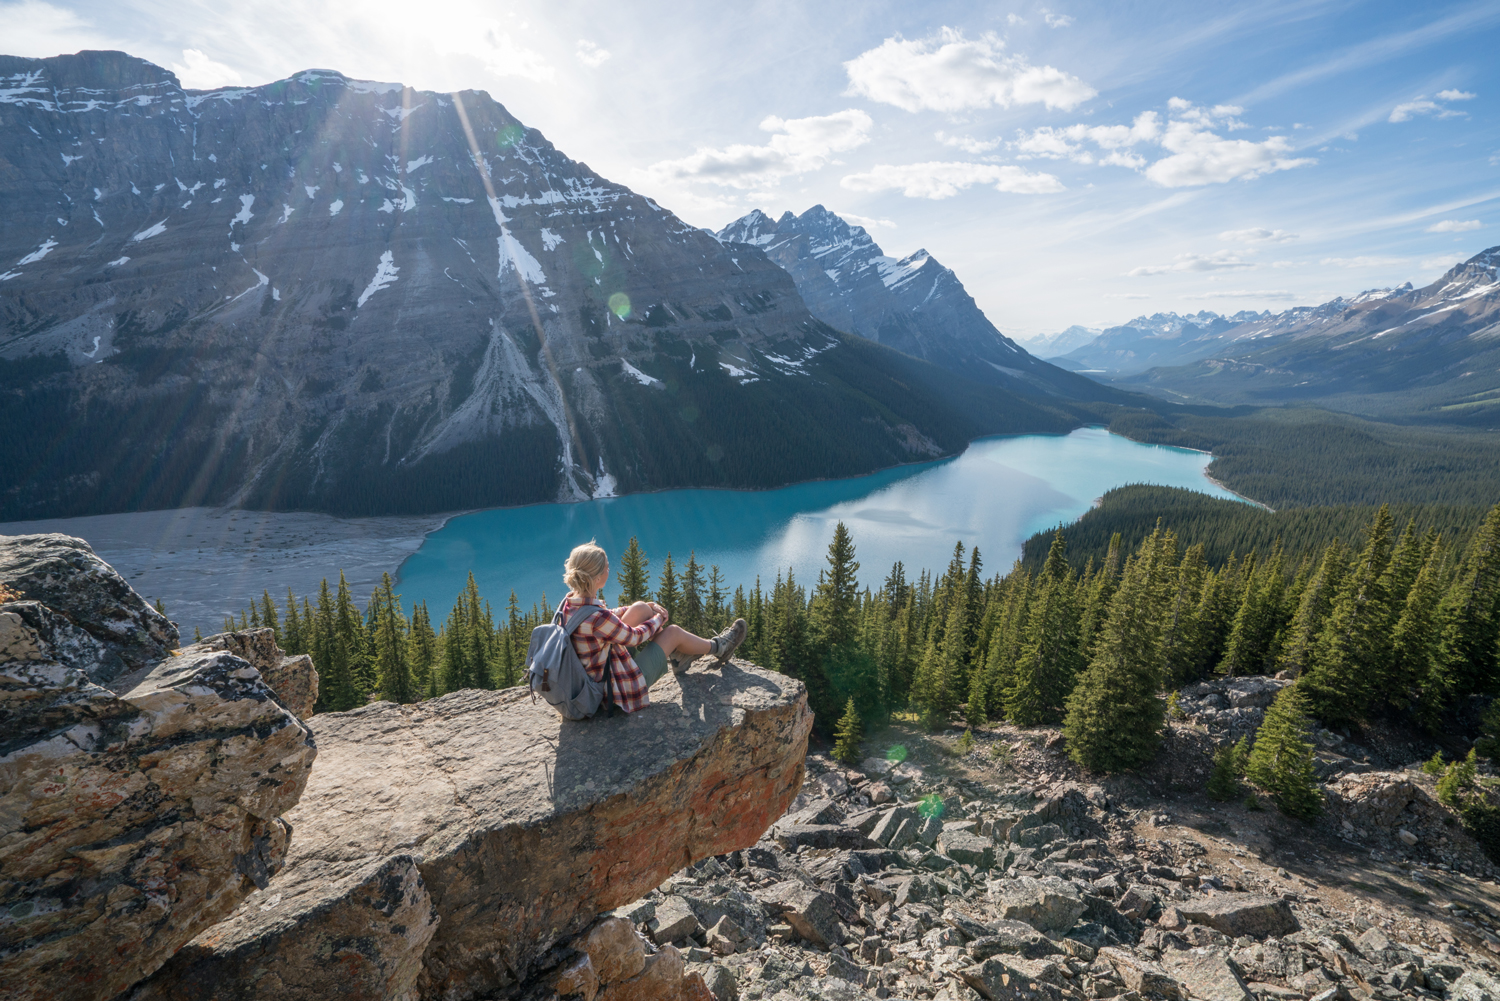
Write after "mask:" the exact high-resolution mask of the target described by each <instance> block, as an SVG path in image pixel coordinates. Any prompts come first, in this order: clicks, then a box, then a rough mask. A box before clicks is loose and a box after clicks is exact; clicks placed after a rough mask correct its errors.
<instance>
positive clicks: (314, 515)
mask: <svg viewBox="0 0 1500 1001" xmlns="http://www.w3.org/2000/svg"><path fill="white" fill-rule="evenodd" d="M1080 430H1099V431H1103V432H1105V433H1107V434H1114V433H1116V432H1111V431H1109V428H1108V427H1107V426H1106V425H1104V424H1099V423H1089V424H1080V425H1078V426H1077V427H1074V428H1072V429H1071V430H1069V431H1022V432H1007V433H1002V434H986V435H980V436H978V437H975V438H973V439H971V440H969V441H968V442H966V443H965V445H964V447H963V449H961V450H959V451H957V452H954V453H953V454H951V455H944V456H940V457H937V458H932V459H922V460H916V461H912V462H903V463H897V464H895V465H891V466H885V467H882V468H880V469H876V470H871V471H870V472H867V473H861V474H858V475H856V476H849V477H819V478H815V479H809V480H798V481H797V482H795V483H787V484H780V485H778V486H774V487H722V486H704V487H664V488H660V489H656V490H643V491H635V492H632V493H630V494H623V495H616V496H613V497H599V498H587V499H585V500H571V501H550V502H545V501H543V502H536V503H533V504H515V505H508V506H505V507H500V508H468V509H464V510H458V511H446V512H438V513H433V514H420V515H376V516H371V517H358V518H344V517H339V516H336V515H330V514H325V513H320V512H307V511H253V510H248V509H244V508H208V507H196V508H175V509H167V510H158V511H138V512H118V513H114V514H101V515H82V516H78V517H74V518H49V519H35V520H30V521H21V522H6V523H0V535H18V534H34V533H45V532H62V533H64V534H67V535H72V536H76V537H80V538H83V539H84V540H85V541H87V542H88V543H89V545H90V546H92V547H93V548H94V551H95V552H96V553H98V554H99V556H100V557H101V558H103V559H105V560H106V561H108V562H109V563H110V564H112V565H113V566H115V568H116V569H117V570H119V571H120V573H121V575H122V576H124V577H125V579H126V580H127V581H128V582H129V583H130V584H131V586H132V587H134V588H135V589H136V590H137V591H138V592H139V593H140V594H141V595H142V596H143V597H145V598H147V600H150V601H153V602H154V601H156V600H158V599H160V600H161V601H162V602H163V603H164V604H165V606H166V609H167V615H168V617H169V618H171V619H172V620H173V621H175V622H177V623H178V624H179V625H180V627H181V629H182V632H183V634H184V637H183V638H184V640H186V639H188V638H190V637H191V635H192V630H193V629H194V628H195V627H196V628H198V629H201V630H202V631H203V633H204V634H205V635H207V634H209V633H211V632H217V631H219V630H220V629H221V628H222V627H223V619H224V616H225V615H231V614H236V613H238V612H239V611H242V610H243V609H244V608H245V607H246V606H247V605H248V604H249V602H250V601H252V600H257V599H259V597H260V595H261V593H262V592H263V591H265V590H268V589H269V587H271V586H275V587H276V588H277V589H278V591H279V592H280V593H279V594H276V595H273V598H275V599H277V601H278V610H281V603H282V602H284V600H285V588H287V587H291V588H292V590H293V591H294V593H296V594H297V596H298V597H299V598H300V597H303V596H307V597H315V596H316V595H317V593H318V587H319V584H320V583H321V581H322V580H323V579H324V578H327V579H328V580H329V584H330V587H333V586H336V584H337V578H338V574H339V573H340V572H341V571H342V572H343V573H344V575H345V579H346V581H347V582H348V584H349V588H350V591H351V593H352V594H353V595H354V597H355V599H356V600H357V601H360V602H363V601H364V600H365V599H366V598H367V597H368V596H369V594H370V592H371V591H372V590H373V589H374V588H375V586H376V585H377V584H378V583H379V582H380V580H381V576H382V574H384V573H389V574H391V576H392V578H393V579H395V580H396V581H398V583H399V581H400V579H401V572H402V570H403V568H404V567H405V564H406V562H407V560H408V559H410V558H411V557H412V556H413V555H414V554H415V553H416V552H417V551H418V550H419V549H420V548H421V547H422V545H423V544H424V543H425V542H426V541H427V538H428V537H429V536H431V535H432V534H433V533H435V532H437V531H439V530H441V529H443V528H445V527H446V526H447V525H448V524H449V523H450V522H451V521H452V520H453V519H455V518H459V517H463V516H464V515H470V514H478V513H481V512H484V511H492V510H514V509H520V508H526V507H540V506H543V505H561V504H582V503H585V502H586V500H599V501H609V500H618V499H621V498H622V497H630V496H637V495H646V494H658V493H670V492H679V491H686V490H715V491H731V492H740V493H765V492H771V491H776V490H784V489H788V488H791V487H796V486H800V485H803V484H810V483H823V482H829V481H833V480H848V481H858V480H863V479H867V478H870V477H875V476H879V475H881V474H889V473H891V472H892V471H893V470H900V469H904V468H907V467H913V469H916V470H919V469H922V468H928V467H933V466H937V465H939V464H942V463H946V462H952V461H954V460H956V459H958V458H959V457H960V456H962V455H963V454H964V453H965V452H967V451H968V450H969V449H970V448H972V447H973V446H974V445H975V444H976V443H979V442H983V441H989V440H995V439H1005V438H1021V437H1048V438H1063V437H1066V436H1068V435H1070V434H1073V433H1075V432H1077V431H1080ZM1119 437H1121V438H1124V439H1125V440H1127V441H1131V442H1134V443H1135V444H1140V445H1155V446H1157V447H1162V448H1172V449H1177V450H1180V451H1185V452H1196V453H1198V454H1205V455H1210V456H1212V453H1211V452H1205V451H1204V450H1202V449H1193V448H1186V447H1184V446H1179V445H1160V444H1159V443H1155V442H1137V441H1135V439H1133V438H1130V436H1128V435H1119ZM1203 477H1204V479H1206V480H1208V481H1209V482H1210V483H1212V484H1213V485H1214V486H1216V487H1218V488H1219V489H1221V490H1223V491H1225V492H1226V493H1229V494H1232V495H1233V496H1234V497H1237V498H1239V499H1240V500H1241V501H1243V502H1245V503H1249V504H1253V505H1255V506H1257V507H1261V508H1264V509H1265V510H1271V509H1270V508H1269V507H1267V506H1266V505H1264V504H1261V503H1260V502H1258V501H1255V500H1252V499H1250V498H1248V497H1244V496H1243V495H1241V494H1239V493H1237V492H1236V491H1234V490H1231V489H1230V488H1228V487H1226V486H1225V485H1224V484H1223V483H1221V482H1219V481H1218V480H1217V479H1215V478H1214V477H1213V476H1210V475H1209V474H1208V473H1207V471H1206V470H1205V472H1204V473H1203ZM1097 503H1098V500H1097V498H1096V499H1095V501H1094V505H1097ZM1094 505H1091V507H1092V506H1094Z"/></svg>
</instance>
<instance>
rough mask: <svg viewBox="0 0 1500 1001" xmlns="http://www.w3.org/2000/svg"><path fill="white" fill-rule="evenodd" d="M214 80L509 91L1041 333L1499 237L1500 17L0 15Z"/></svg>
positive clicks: (1256, 10) (522, 6) (186, 10)
mask: <svg viewBox="0 0 1500 1001" xmlns="http://www.w3.org/2000/svg"><path fill="white" fill-rule="evenodd" d="M0 23H3V24H4V25H5V26H6V30H5V38H4V39H3V40H0V48H3V49H4V50H5V51H6V52H7V53H10V54H15V55H36V56H41V55H53V54H56V53H58V52H71V51H76V50H78V49H80V48H119V49H124V50H126V51H128V52H132V53H134V54H136V55H140V56H143V57H145V58H147V59H151V60H152V61H154V62H157V63H160V64H162V65H165V66H167V67H169V68H172V69H174V70H176V71H177V72H178V74H179V76H181V77H182V79H183V81H184V83H185V84H186V85H187V86H190V87H214V86H222V85H227V84H260V83H265V82H268V81H271V80H275V79H279V78H282V77H285V76H288V75H290V74H291V73H293V72H295V71H297V70H301V69H307V68H310V67H326V68H332V69H337V70H340V71H342V72H345V73H347V74H349V75H351V76H356V77H363V78H369V79H380V80H400V81H402V82H406V83H409V84H412V85H413V86H416V87H419V88H423V89H435V90H453V89H460V88H475V89H481V90H486V91H488V92H489V93H490V94H491V95H493V96H494V97H495V98H496V99H497V100H499V101H501V102H502V103H504V104H505V105H506V106H507V107H508V108H509V109H510V110H511V111H512V112H513V113H514V114H516V115H517V116H518V117H520V118H521V119H522V120H523V121H525V122H526V123H527V124H529V125H532V126H535V127H536V128H539V129H541V130H542V132H543V133H545V134H546V135H547V137H548V138H549V139H551V140H552V141H553V142H554V143H555V144H556V145H557V146H558V147H559V148H560V149H562V150H563V151H564V152H566V153H568V154H569V155H570V156H572V157H574V158H576V159H579V160H582V161H584V162H586V163H588V164H589V165H590V166H592V167H593V168H594V169H595V170H597V171H599V172H600V173H601V174H603V175H604V176H606V177H609V178H611V179H613V180H616V181H619V182H621V183H625V184H628V185H630V186H631V187H633V188H635V189H636V190H638V191H641V192H642V193H645V194H648V195H651V196H652V197H655V198H656V199H657V200H658V201H660V202H661V203H662V204H664V205H666V206H667V207H669V208H672V209H673V210H674V211H676V212H677V213H678V214H679V215H681V216H683V217H684V218H685V219H687V220H688V221H689V222H692V223H695V224H697V225H702V226H708V227H713V228H717V227H719V226H722V225H723V224H724V223H726V222H728V221H729V220H731V219H733V218H735V217H737V216H739V215H741V214H743V213H744V212H747V211H749V210H750V209H752V208H761V209H764V210H765V211H767V212H770V213H772V214H773V215H779V214H780V213H781V212H782V211H784V210H787V209H790V210H792V211H794V212H801V211H802V210H804V209H806V208H807V207H808V206H810V205H813V204H816V203H822V204H824V205H827V206H828V207H829V208H832V209H834V210H835V211H838V212H841V213H843V214H845V215H846V216H848V217H850V218H851V219H855V221H860V222H862V223H864V224H865V225H867V226H868V228H869V229H870V232H871V234H872V235H873V236H874V237H875V238H876V240H877V241H879V243H880V244H881V246H882V247H883V248H884V249H885V250H886V252H887V253H889V254H893V255H896V256H902V255H905V254H908V253H910V252H912V251H914V250H916V249H917V248H919V247H924V248H926V249H927V250H928V251H930V252H931V253H932V254H934V255H935V256H937V258H938V259H939V260H941V261H942V262H943V263H944V264H947V265H949V266H950V267H952V268H954V269H955V270H956V271H957V272H958V274H959V277H960V278H961V279H962V280H963V281H964V283H965V285H966V286H967V287H968V289H969V291H970V293H971V294H973V296H974V297H975V299H977V300H978V302H979V304H980V306H981V307H983V308H984V310H985V312H986V313H987V314H988V315H989V317H990V319H991V320H993V321H994V322H995V323H996V324H997V325H998V326H999V327H1000V328H1001V329H1002V330H1004V331H1006V332H1007V333H1011V334H1014V335H1018V336H1023V337H1024V336H1028V335H1034V334H1037V333H1042V332H1047V331H1053V330H1059V329H1061V328H1063V327H1066V326H1068V325H1070V324H1074V323H1082V324H1085V325H1096V326H1097V325H1103V324H1107V323H1115V322H1120V321H1122V320H1125V319H1127V318H1129V317H1132V316H1135V315H1139V314H1141V313H1149V312H1155V311H1158V310H1169V309H1170V310H1178V311H1197V310H1199V309H1211V310H1215V311H1219V312H1231V311H1235V310H1239V309H1265V308H1271V309H1283V308H1286V307H1287V306H1290V305H1295V304H1299V303H1313V302H1321V301H1324V300H1326V299H1329V298H1332V297H1333V296H1335V295H1340V294H1352V293H1355V292H1359V291H1361V290H1364V289H1368V288H1374V287H1379V286H1385V285H1393V284H1399V283H1401V282H1404V281H1413V282H1415V283H1417V284H1419V285H1420V284H1425V283H1426V282H1429V281H1431V280H1433V279H1434V278H1436V277H1437V276H1438V275H1439V274H1441V272H1442V271H1443V270H1444V269H1446V268H1447V267H1448V266H1450V265H1451V264H1453V263H1454V262H1456V261H1458V260H1461V259H1463V258H1466V257H1469V256H1472V255H1473V254H1474V253H1476V252H1478V251H1479V250H1481V249H1484V248H1486V247H1489V246H1494V245H1496V244H1500V117H1497V114H1496V111H1495V108H1496V99H1497V97H1500V59H1497V58H1496V55H1495V53H1496V52H1500V4H1497V3H1495V2H1494V0H1487V2H1477V3H1425V4H1411V3H1353V2H1327V3H1319V2H1302V3H1276V2H1259V3H1253V4H1252V3H1236V4H1213V3H1202V2H1195V3H1170V2H1167V3H1164V2H1153V3H1123V2H1115V3H1071V2H1063V0H1056V2H1050V0H1049V3H1047V4H1046V5H1040V4H1035V3H1010V4H1007V3H986V4H980V3H942V2H928V3H921V4H917V3H905V4H897V3H881V2H869V0H863V2H857V3H843V2H820V3H816V4H814V3H802V4H792V3H774V2H773V3H740V4H735V5H726V4H723V3H692V2H674V3H671V4H666V3H660V4H649V5H648V4H636V3H620V2H611V3H594V2H578V3H559V2H557V0H544V2H515V3H504V2H502V3H479V2H474V0H427V2H424V3H421V4H412V3H382V2H379V0H371V2H363V3H359V4H349V3H328V2H322V0H257V2H255V3H246V4H236V5H229V4H209V3H207V2H201V3H183V2H164V0H157V2H153V0H113V2H110V3H107V4H106V3H87V2H85V3H63V2H52V3H48V2H42V0H22V2H10V3H6V2H0Z"/></svg>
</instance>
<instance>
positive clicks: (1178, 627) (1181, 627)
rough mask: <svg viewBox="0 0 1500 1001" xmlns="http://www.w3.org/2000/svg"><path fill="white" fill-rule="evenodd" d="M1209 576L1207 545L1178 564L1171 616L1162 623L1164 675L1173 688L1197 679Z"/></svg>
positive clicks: (1191, 549) (1189, 551) (1191, 548)
mask: <svg viewBox="0 0 1500 1001" xmlns="http://www.w3.org/2000/svg"><path fill="white" fill-rule="evenodd" d="M1208 577H1209V569H1208V562H1207V560H1206V559H1205V558H1204V555H1203V544H1202V543H1199V544H1198V545H1196V546H1189V547H1188V549H1187V551H1186V552H1185V553H1183V554H1182V562H1181V563H1179V564H1178V565H1177V573H1176V579H1175V581H1174V582H1173V586H1172V594H1171V599H1170V604H1169V605H1168V606H1167V617H1166V619H1165V621H1163V622H1162V631H1161V658H1162V673H1163V675H1164V678H1165V681H1166V683H1167V684H1168V685H1169V686H1171V687H1177V686H1179V685H1185V684H1187V683H1188V682H1190V681H1193V680H1196V678H1197V670H1198V664H1199V662H1200V658H1201V657H1202V652H1201V650H1200V649H1199V634H1200V631H1201V630H1200V628H1199V627H1200V622H1199V618H1198V608H1199V603H1200V602H1201V601H1202V600H1203V589H1204V586H1205V585H1206V584H1207V582H1208Z"/></svg>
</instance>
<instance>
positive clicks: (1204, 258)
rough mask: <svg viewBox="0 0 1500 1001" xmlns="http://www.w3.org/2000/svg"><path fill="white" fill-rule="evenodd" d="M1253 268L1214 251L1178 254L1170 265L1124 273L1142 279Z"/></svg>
mask: <svg viewBox="0 0 1500 1001" xmlns="http://www.w3.org/2000/svg"><path fill="white" fill-rule="evenodd" d="M1253 267H1255V264H1254V262H1252V261H1247V260H1245V259H1244V258H1242V257H1240V256H1239V255H1238V254H1236V253H1234V252H1233V251H1231V250H1216V251H1214V252H1213V253H1212V254H1178V255H1177V256H1176V257H1174V258H1173V259H1172V263H1171V264H1143V265H1141V266H1140V267H1138V268H1131V269H1130V270H1129V271H1127V272H1125V274H1126V276H1127V277H1130V278H1142V277H1145V276H1147V275H1167V274H1175V273H1177V272H1181V271H1238V270H1241V269H1243V268H1253Z"/></svg>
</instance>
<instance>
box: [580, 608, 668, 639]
mask: <svg viewBox="0 0 1500 1001" xmlns="http://www.w3.org/2000/svg"><path fill="white" fill-rule="evenodd" d="M633 608H634V606H632V609H633ZM632 609H626V614H627V615H628V614H629V613H630V611H631V610H632ZM632 617H633V616H632ZM666 624H667V621H666V615H665V613H661V612H658V613H657V614H655V615H652V616H651V617H650V618H648V619H647V620H646V621H644V622H641V623H639V624H637V625H633V626H632V625H627V624H626V622H625V621H624V620H622V618H621V617H620V616H619V615H617V614H615V612H613V611H610V610H608V609H605V611H604V614H603V615H596V616H594V618H593V622H592V626H593V632H594V635H595V636H598V637H600V638H601V639H603V640H605V641H607V642H609V643H616V644H618V645H620V646H640V645H641V644H642V643H648V642H650V641H651V640H652V639H653V638H654V637H655V636H656V634H657V633H659V632H661V630H662V627H663V626H665V625H666Z"/></svg>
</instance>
